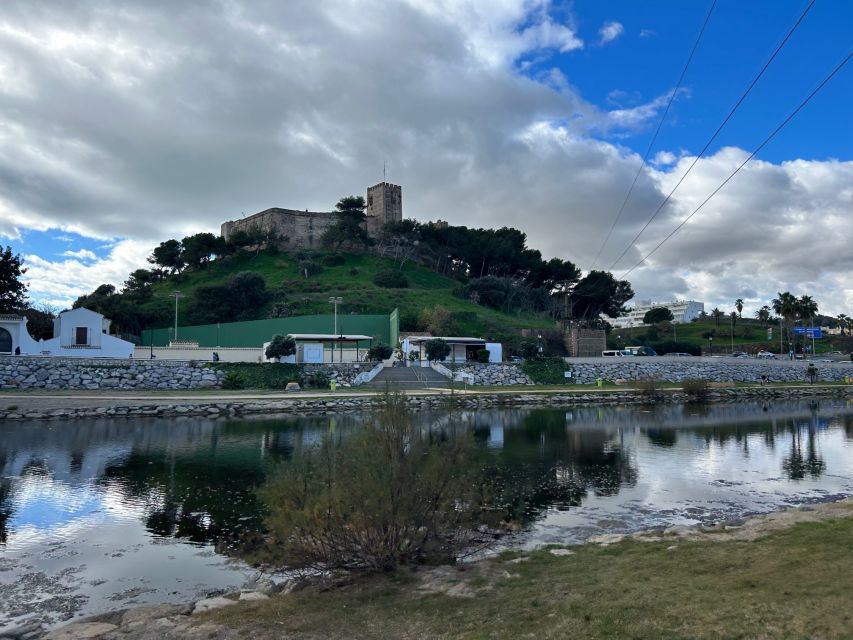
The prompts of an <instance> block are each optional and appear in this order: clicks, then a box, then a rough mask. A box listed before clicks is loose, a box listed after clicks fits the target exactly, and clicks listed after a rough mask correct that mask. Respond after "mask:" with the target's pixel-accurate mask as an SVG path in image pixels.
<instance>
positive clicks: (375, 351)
mask: <svg viewBox="0 0 853 640" xmlns="http://www.w3.org/2000/svg"><path fill="white" fill-rule="evenodd" d="M393 353H394V350H393V349H392V348H391V347H389V346H388V345H387V344H382V343H381V342H380V343H379V344H375V345H373V346H372V347H370V349H368V350H367V360H368V361H369V362H379V361H380V360H387V359H388V358H390V357H391V355H392V354H393Z"/></svg>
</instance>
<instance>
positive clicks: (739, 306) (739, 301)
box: [735, 298, 743, 318]
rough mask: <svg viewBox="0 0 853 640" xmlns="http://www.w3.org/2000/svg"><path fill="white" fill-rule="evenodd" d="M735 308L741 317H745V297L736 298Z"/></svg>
mask: <svg viewBox="0 0 853 640" xmlns="http://www.w3.org/2000/svg"><path fill="white" fill-rule="evenodd" d="M735 309H737V314H738V316H739V317H741V318H742V317H743V298H738V299H737V300H735Z"/></svg>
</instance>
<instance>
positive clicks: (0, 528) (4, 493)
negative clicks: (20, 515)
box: [0, 465, 13, 545]
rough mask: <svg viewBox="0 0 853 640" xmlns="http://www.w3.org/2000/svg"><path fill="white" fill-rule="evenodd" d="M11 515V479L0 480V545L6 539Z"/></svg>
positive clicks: (4, 542)
mask: <svg viewBox="0 0 853 640" xmlns="http://www.w3.org/2000/svg"><path fill="white" fill-rule="evenodd" d="M0 466H2V465H0ZM12 513H13V510H12V479H11V478H0V545H2V544H6V540H7V539H8V536H9V529H8V527H9V524H8V523H9V520H11V519H12Z"/></svg>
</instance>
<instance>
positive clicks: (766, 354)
mask: <svg viewBox="0 0 853 640" xmlns="http://www.w3.org/2000/svg"><path fill="white" fill-rule="evenodd" d="M755 357H756V358H763V359H765V360H775V359H776V354H775V353H771V352H770V351H759V352H758V353H756V354H755Z"/></svg>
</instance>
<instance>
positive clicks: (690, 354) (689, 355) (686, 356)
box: [665, 353, 693, 358]
mask: <svg viewBox="0 0 853 640" xmlns="http://www.w3.org/2000/svg"><path fill="white" fill-rule="evenodd" d="M665 355H668V356H676V357H677V358H692V357H693V354H692V353H667V354H665Z"/></svg>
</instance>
